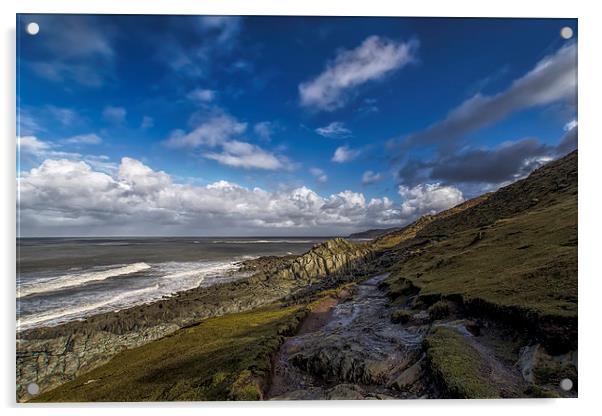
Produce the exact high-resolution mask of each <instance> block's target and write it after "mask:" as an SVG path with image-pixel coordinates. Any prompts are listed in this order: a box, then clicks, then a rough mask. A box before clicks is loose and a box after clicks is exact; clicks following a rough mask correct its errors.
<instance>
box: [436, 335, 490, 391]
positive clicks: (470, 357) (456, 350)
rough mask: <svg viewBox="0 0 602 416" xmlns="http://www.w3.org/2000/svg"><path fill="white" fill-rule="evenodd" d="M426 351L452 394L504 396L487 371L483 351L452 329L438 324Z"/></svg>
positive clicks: (443, 383)
mask: <svg viewBox="0 0 602 416" xmlns="http://www.w3.org/2000/svg"><path fill="white" fill-rule="evenodd" d="M426 353H427V359H428V362H429V365H430V369H431V372H432V374H433V376H434V377H435V379H436V381H437V382H438V383H439V385H440V386H441V387H442V388H443V389H444V390H445V392H446V393H447V395H449V397H451V398H456V399H487V398H497V397H500V394H499V391H498V389H497V388H496V387H495V386H494V385H493V384H492V383H491V381H490V380H489V379H488V377H487V375H486V371H485V364H484V363H483V362H482V360H481V358H480V355H479V353H478V352H477V351H476V350H475V349H474V348H473V347H472V346H470V345H469V344H468V343H466V341H464V339H463V338H462V336H461V335H459V334H458V333H456V332H455V331H453V330H452V329H449V328H443V327H439V328H436V329H435V331H434V332H433V333H432V334H431V335H429V336H428V337H427V338H426Z"/></svg>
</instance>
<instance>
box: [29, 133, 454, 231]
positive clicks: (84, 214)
mask: <svg viewBox="0 0 602 416" xmlns="http://www.w3.org/2000/svg"><path fill="white" fill-rule="evenodd" d="M28 143H29V144H32V143H33V147H34V148H37V149H39V148H40V145H39V143H38V144H36V143H35V142H32V141H29V142H28ZM42 147H43V146H42ZM101 160H104V158H103V157H99V158H98V161H101ZM19 181H20V182H19V186H20V199H19V204H20V206H19V208H20V212H21V222H20V225H21V230H22V232H23V233H24V234H23V235H107V234H109V235H110V234H112V235H116V234H120V235H144V234H146V235H148V234H154V235H157V234H169V235H191V234H196V235H228V234H229V235H244V234H247V235H249V234H251V235H252V234H254V235H266V234H278V233H280V234H281V235H286V234H287V233H288V234H289V235H290V233H295V234H296V235H301V234H303V233H305V235H316V234H318V235H320V234H322V235H324V234H330V235H332V234H337V233H339V234H345V233H347V232H352V231H355V230H361V229H365V228H370V227H384V226H391V225H403V224H405V223H407V222H409V221H411V220H413V219H415V217H416V215H420V214H422V213H432V212H434V211H436V210H439V209H445V208H448V207H450V206H452V205H454V204H456V203H458V202H461V200H462V194H461V193H460V192H459V191H458V190H456V189H455V188H452V187H444V186H439V185H423V186H419V187H415V188H412V189H402V188H400V195H401V196H402V199H403V202H402V204H401V205H396V204H395V203H393V201H391V200H390V199H388V198H386V197H385V198H373V199H370V200H368V199H367V198H366V197H365V196H364V195H363V194H362V193H358V192H353V191H351V190H344V191H341V192H338V193H335V194H332V195H330V196H321V195H319V194H318V193H316V192H315V191H313V190H311V189H309V188H307V187H305V186H301V187H297V188H293V189H281V190H278V191H272V192H270V191H267V190H264V189H261V188H252V189H251V188H246V187H243V186H240V185H238V184H236V183H232V182H228V181H223V180H222V181H217V182H214V183H211V184H208V185H204V186H201V185H193V184H179V183H174V182H173V180H172V178H171V177H170V175H168V174H167V173H165V172H162V171H155V170H153V169H151V168H150V167H149V166H146V165H145V164H143V163H142V162H140V161H138V160H135V159H131V158H123V159H122V160H121V163H120V164H119V166H118V168H117V169H116V170H114V171H112V172H111V173H105V172H102V171H98V170H96V169H95V168H93V167H92V166H91V164H89V163H86V162H83V161H73V160H66V159H60V160H56V159H54V160H53V159H47V160H45V161H43V162H42V163H41V164H40V165H39V166H38V167H35V168H33V169H31V170H30V171H28V172H27V171H26V172H23V173H22V175H21V178H20V179H19ZM149 224H152V227H149ZM279 230H280V231H279Z"/></svg>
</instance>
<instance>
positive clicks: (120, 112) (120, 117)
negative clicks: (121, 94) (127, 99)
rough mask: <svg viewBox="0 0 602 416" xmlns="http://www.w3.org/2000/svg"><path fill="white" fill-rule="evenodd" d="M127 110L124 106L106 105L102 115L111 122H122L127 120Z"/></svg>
mask: <svg viewBox="0 0 602 416" xmlns="http://www.w3.org/2000/svg"><path fill="white" fill-rule="evenodd" d="M126 116H127V110H126V109H125V108H123V107H115V106H112V105H109V106H106V107H105V108H104V110H102V117H103V118H104V119H105V120H107V121H108V122H110V123H114V124H120V123H123V122H124V121H125V117H126Z"/></svg>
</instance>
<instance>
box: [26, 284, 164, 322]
mask: <svg viewBox="0 0 602 416" xmlns="http://www.w3.org/2000/svg"><path fill="white" fill-rule="evenodd" d="M158 289H159V284H155V285H153V286H149V287H145V288H142V289H136V290H131V291H129V292H124V293H120V294H118V295H116V296H113V297H111V298H109V299H104V300H101V301H98V302H94V303H85V304H80V305H74V306H68V307H63V308H57V309H51V310H48V311H45V312H42V313H38V314H32V315H28V316H24V317H21V318H18V319H17V330H18V331H23V330H26V329H29V328H32V327H34V326H39V325H40V324H42V323H45V324H58V323H61V322H64V321H69V320H73V319H77V318H81V317H84V316H85V315H86V312H92V311H95V313H98V312H99V311H98V310H99V309H101V308H103V307H107V306H110V305H112V304H116V303H119V302H120V301H123V300H125V299H127V298H130V297H135V298H140V296H141V295H144V294H145V293H149V292H155V291H157V290H158ZM70 318H71V319H70Z"/></svg>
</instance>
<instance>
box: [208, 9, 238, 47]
mask: <svg viewBox="0 0 602 416" xmlns="http://www.w3.org/2000/svg"><path fill="white" fill-rule="evenodd" d="M199 23H200V27H201V30H202V31H204V32H207V33H208V32H213V33H214V34H215V35H216V38H215V41H216V42H217V43H219V44H221V45H225V46H227V47H228V46H231V44H232V42H234V41H235V40H236V37H237V36H238V33H239V32H240V26H241V18H240V17H238V16H201V17H200V18H199Z"/></svg>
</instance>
